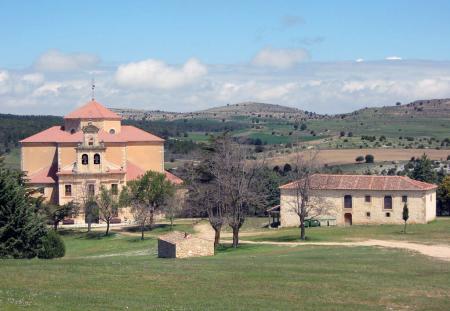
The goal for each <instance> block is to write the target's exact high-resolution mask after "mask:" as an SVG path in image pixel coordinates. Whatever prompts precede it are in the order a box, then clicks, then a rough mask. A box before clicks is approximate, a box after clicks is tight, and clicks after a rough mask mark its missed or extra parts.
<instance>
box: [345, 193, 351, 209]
mask: <svg viewBox="0 0 450 311" xmlns="http://www.w3.org/2000/svg"><path fill="white" fill-rule="evenodd" d="M344 208H352V196H351V195H349V194H347V195H345V196H344Z"/></svg>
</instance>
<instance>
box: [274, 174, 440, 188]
mask: <svg viewBox="0 0 450 311" xmlns="http://www.w3.org/2000/svg"><path fill="white" fill-rule="evenodd" d="M297 182H298V181H294V182H291V183H289V184H286V185H283V186H281V187H280V189H294V188H295V185H296V183H297ZM436 188H437V186H436V185H434V184H430V183H426V182H421V181H417V180H414V179H411V178H409V177H406V176H376V175H331V174H314V175H312V176H311V189H314V190H387V191H396V190H399V191H413V190H432V189H436Z"/></svg>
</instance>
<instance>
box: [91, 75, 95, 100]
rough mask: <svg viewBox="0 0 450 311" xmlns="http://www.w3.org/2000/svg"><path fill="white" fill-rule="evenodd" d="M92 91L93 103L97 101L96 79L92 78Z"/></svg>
mask: <svg viewBox="0 0 450 311" xmlns="http://www.w3.org/2000/svg"><path fill="white" fill-rule="evenodd" d="M91 89H92V94H91V95H92V101H94V100H95V79H94V78H92V83H91Z"/></svg>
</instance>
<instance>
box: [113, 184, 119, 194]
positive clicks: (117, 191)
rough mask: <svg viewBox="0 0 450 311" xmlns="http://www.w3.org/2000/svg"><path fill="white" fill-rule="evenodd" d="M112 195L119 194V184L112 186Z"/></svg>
mask: <svg viewBox="0 0 450 311" xmlns="http://www.w3.org/2000/svg"><path fill="white" fill-rule="evenodd" d="M111 193H112V194H119V187H118V186H117V184H111Z"/></svg>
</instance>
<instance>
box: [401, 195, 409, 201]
mask: <svg viewBox="0 0 450 311" xmlns="http://www.w3.org/2000/svg"><path fill="white" fill-rule="evenodd" d="M402 202H403V203H406V202H408V196H407V195H404V196H402Z"/></svg>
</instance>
